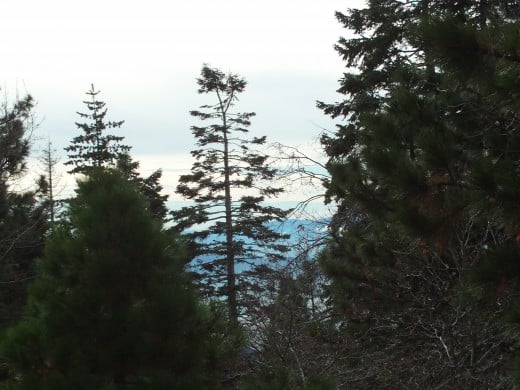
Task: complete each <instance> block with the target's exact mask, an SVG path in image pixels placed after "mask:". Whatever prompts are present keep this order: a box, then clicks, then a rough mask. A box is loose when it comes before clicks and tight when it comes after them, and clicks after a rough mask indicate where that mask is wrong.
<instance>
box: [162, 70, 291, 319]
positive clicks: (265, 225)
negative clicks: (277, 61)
mask: <svg viewBox="0 0 520 390" xmlns="http://www.w3.org/2000/svg"><path fill="white" fill-rule="evenodd" d="M197 82H198V84H199V86H200V88H199V93H201V94H210V95H212V96H213V97H214V98H215V100H216V103H214V104H211V105H204V106H202V107H201V109H202V110H201V111H192V112H191V115H193V116H194V117H196V118H198V119H200V120H202V121H210V122H211V123H210V124H209V125H207V126H202V127H201V126H193V127H192V132H193V135H194V136H195V138H196V139H197V146H198V147H199V149H197V150H194V151H192V152H191V154H192V156H193V157H194V158H195V159H196V161H195V162H194V164H193V166H192V169H191V173H190V174H188V175H182V176H181V177H180V179H179V185H178V187H177V193H179V194H180V195H182V196H184V197H185V198H186V199H189V200H192V201H193V202H194V205H192V206H187V207H184V208H182V209H181V210H179V211H176V212H174V213H173V214H172V215H173V217H174V220H175V223H176V229H178V230H180V231H185V232H188V233H189V236H191V237H192V239H193V240H194V242H195V243H196V244H197V245H196V250H195V255H196V258H197V259H196V261H195V263H194V266H193V270H194V271H195V272H196V273H197V274H198V276H199V278H200V281H201V286H202V287H204V288H205V289H206V291H207V294H208V296H209V297H213V298H214V297H219V296H224V297H225V298H226V300H227V303H228V307H229V313H230V317H231V318H232V319H234V321H235V322H236V321H238V316H239V314H240V312H241V308H243V305H242V307H241V304H240V302H239V300H240V298H239V297H240V296H243V297H245V296H249V297H251V296H257V295H258V293H259V291H258V283H259V282H260V281H261V279H262V272H263V273H268V272H269V269H270V266H271V265H272V264H273V263H276V262H277V261H278V260H280V259H282V258H283V253H284V252H285V250H286V247H285V245H284V243H283V241H281V240H283V239H284V238H285V237H284V235H283V234H281V233H279V232H278V231H276V230H275V229H273V227H272V226H269V223H270V222H273V221H281V220H283V219H284V218H285V216H286V215H287V213H288V212H287V211H284V210H281V209H279V208H276V207H273V206H268V205H265V204H264V200H265V199H266V198H271V197H275V196H277V195H278V194H280V193H281V192H283V189H282V188H275V187H272V186H270V185H269V181H270V180H272V179H273V178H275V177H276V174H277V170H276V169H274V168H273V167H271V166H270V165H269V164H268V161H267V160H268V156H267V155H266V154H264V153H262V152H261V151H258V150H257V149H258V148H259V147H261V146H262V145H264V144H265V142H266V137H260V138H257V137H253V138H252V139H248V138H247V137H246V134H247V133H248V132H249V130H248V129H247V128H248V126H249V125H250V119H251V117H253V116H254V113H239V112H234V111H233V107H234V105H235V103H236V101H237V100H238V95H239V94H240V93H242V92H243V91H244V90H245V87H246V81H245V80H244V79H242V78H241V77H239V76H238V75H235V74H225V73H223V72H222V71H220V70H218V69H214V68H210V67H208V66H204V67H203V68H202V72H201V77H200V78H199V79H198V80H197ZM188 229H191V230H190V231H187V230H188ZM237 279H238V280H237ZM243 301H244V299H243V300H242V302H243Z"/></svg>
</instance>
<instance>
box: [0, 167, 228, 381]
mask: <svg viewBox="0 0 520 390" xmlns="http://www.w3.org/2000/svg"><path fill="white" fill-rule="evenodd" d="M145 205H146V202H145V199H144V197H143V196H142V195H141V194H140V193H139V192H138V190H137V189H136V188H135V187H134V186H133V185H132V184H130V183H128V181H127V180H126V179H125V178H124V177H122V176H121V174H119V173H118V172H110V171H96V170H91V171H90V175H89V178H88V179H87V180H86V181H83V182H79V183H78V189H77V196H76V198H75V199H73V200H72V201H71V204H70V211H69V220H68V221H67V222H63V223H62V224H61V226H57V227H56V228H55V230H54V231H53V232H52V234H51V236H50V237H49V239H48V241H47V246H46V250H45V255H44V257H43V258H42V260H41V262H40V263H39V269H38V271H39V272H38V277H37V279H36V281H35V283H34V284H33V285H32V286H31V290H30V297H29V301H28V305H27V307H26V316H25V318H24V320H23V321H21V322H20V323H19V324H17V325H16V326H15V327H13V328H11V329H10V330H9V331H8V332H7V333H6V335H5V337H4V340H3V342H2V344H1V353H2V357H3V358H5V359H7V362H8V364H9V367H10V370H11V376H10V379H9V380H8V382H7V385H8V386H13V387H17V388H39V389H72V388H74V389H93V388H117V389H122V388H154V389H172V388H214V386H216V383H215V381H216V379H217V378H218V372H216V371H215V367H217V366H218V365H219V364H222V363H223V361H224V357H223V356H224V355H222V354H221V353H222V352H223V351H224V350H225V348H223V347H225V343H226V331H225V326H224V324H223V323H222V322H221V321H220V320H219V319H218V318H217V317H215V316H213V315H211V312H210V311H209V310H208V309H207V308H206V307H204V306H203V305H201V304H200V303H199V302H198V301H197V298H196V295H195V293H194V289H193V287H192V285H191V282H190V281H189V279H188V278H187V275H186V273H185V272H183V269H182V268H183V265H184V262H185V251H184V250H183V246H182V244H181V240H180V239H179V237H175V236H172V235H171V234H167V233H165V232H164V231H162V230H161V224H160V223H159V222H158V221H157V220H155V219H153V218H152V216H151V215H150V214H149V212H148V211H147V209H146V207H145Z"/></svg>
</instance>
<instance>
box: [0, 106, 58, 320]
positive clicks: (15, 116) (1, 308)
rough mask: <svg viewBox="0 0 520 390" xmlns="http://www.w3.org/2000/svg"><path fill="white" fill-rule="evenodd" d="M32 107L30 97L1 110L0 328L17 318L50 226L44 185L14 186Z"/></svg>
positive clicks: (23, 164)
mask: <svg viewBox="0 0 520 390" xmlns="http://www.w3.org/2000/svg"><path fill="white" fill-rule="evenodd" d="M32 109H33V99H32V97H31V96H26V97H25V98H23V99H21V100H18V101H17V102H16V103H15V104H14V105H13V106H9V105H8V104H7V103H5V104H4V105H2V107H1V109H0V328H3V327H5V326H6V325H8V324H11V323H13V322H15V321H17V320H18V319H19V318H20V315H21V311H22V308H23V305H24V303H25V299H26V289H27V285H28V283H29V282H30V281H31V280H32V278H33V277H34V267H33V263H34V260H35V259H36V258H37V257H38V256H40V254H41V253H42V250H43V242H44V234H45V232H46V230H47V228H48V226H47V221H46V217H45V211H46V210H45V205H44V204H43V202H40V199H39V198H38V196H39V194H41V191H42V188H41V187H38V188H37V189H35V190H33V191H20V190H16V189H13V186H14V184H16V181H17V180H19V179H21V178H22V177H23V175H24V174H25V173H26V164H27V158H28V156H29V149H30V144H29V141H30V133H31V131H32V129H31V128H30V120H31V115H32Z"/></svg>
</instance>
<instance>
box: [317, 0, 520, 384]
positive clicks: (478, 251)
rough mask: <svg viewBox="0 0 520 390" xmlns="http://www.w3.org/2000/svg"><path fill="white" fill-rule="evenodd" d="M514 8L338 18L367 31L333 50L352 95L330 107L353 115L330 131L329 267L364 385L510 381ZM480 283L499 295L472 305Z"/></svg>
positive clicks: (368, 12)
mask: <svg viewBox="0 0 520 390" xmlns="http://www.w3.org/2000/svg"><path fill="white" fill-rule="evenodd" d="M519 6H520V4H519V3H518V2H517V1H495V2H487V1H467V2H445V1H419V2H404V1H370V2H368V6H367V7H366V8H363V9H354V10H350V11H349V12H348V13H344V14H342V13H338V15H337V16H338V19H339V20H340V21H341V22H342V23H343V25H344V26H345V27H346V28H349V29H351V30H353V31H354V33H355V34H356V35H355V37H353V38H351V39H342V40H340V41H339V43H338V45H337V47H336V49H337V50H338V52H339V53H340V54H341V55H342V57H343V59H344V60H345V61H346V64H347V66H348V67H349V68H348V69H347V71H346V73H345V74H344V77H343V78H342V80H341V87H340V89H339V92H340V93H343V94H345V95H346V98H345V100H344V101H342V102H339V103H335V104H324V103H319V106H320V107H321V108H323V109H324V111H325V112H326V113H327V114H329V115H331V116H333V117H335V118H337V117H343V118H345V119H346V121H345V122H344V124H340V125H339V126H338V130H337V132H336V133H335V134H334V135H333V136H324V137H323V138H322V142H323V145H324V148H325V151H326V153H327V154H328V156H329V162H328V169H329V172H330V173H331V181H330V183H329V185H328V188H327V193H328V195H329V196H330V197H331V198H333V199H335V200H336V201H337V202H338V204H339V209H338V212H337V214H336V216H335V218H334V221H333V225H332V227H333V229H332V230H333V235H334V242H333V243H332V244H331V245H330V247H329V250H328V252H326V253H325V254H324V260H323V264H324V266H325V269H326V270H327V272H328V274H329V275H330V276H331V277H332V278H333V284H332V286H331V292H332V296H333V297H334V299H335V301H336V304H337V306H338V307H340V308H342V310H343V311H344V312H346V313H348V320H349V324H348V325H347V326H346V328H347V329H348V330H350V331H351V332H352V333H351V334H352V335H353V336H352V337H353V340H354V343H353V346H352V351H356V352H357V353H360V354H361V356H363V357H364V358H363V359H360V360H358V361H357V362H356V363H355V365H354V366H353V368H352V373H354V372H356V374H357V375H356V376H357V377H364V378H365V380H364V381H365V383H366V384H367V386H368V387H379V386H383V385H384V383H385V382H387V381H388V377H389V375H391V373H392V372H399V374H400V377H399V378H396V380H398V381H400V382H392V383H393V385H396V383H399V386H427V387H428V386H434V385H435V386H438V385H440V384H443V385H444V386H448V387H449V386H465V387H475V386H476V387H488V386H493V387H495V388H507V387H510V386H511V384H510V383H509V382H508V380H507V378H505V375H504V372H505V368H506V367H507V363H508V361H509V360H510V359H511V354H510V352H511V351H512V350H513V349H514V348H513V349H508V348H507V347H505V346H507V345H510V343H514V342H515V341H514V339H513V340H511V338H510V337H507V336H506V334H505V333H504V331H503V329H501V327H500V326H499V325H497V324H499V322H498V321H496V320H497V319H498V318H499V317H500V316H502V315H503V307H504V305H505V306H507V304H508V302H511V300H512V297H514V295H515V293H514V291H516V290H515V289H514V288H513V285H514V284H515V283H516V279H517V277H518V273H517V268H516V267H517V266H516V264H517V263H518V258H519V257H518V256H519V255H518V253H519V252H518V250H519V249H518V243H517V242H516V237H517V234H518V231H519V226H518V220H519V219H518V204H517V201H516V199H518V198H519V193H518V191H519V189H520V179H519V170H518V161H519V159H518V150H519V147H518V146H519V138H518V137H519V136H518V124H519V121H518V120H519V118H518V99H517V97H518V75H519V61H518V48H519V42H520V41H519V39H518V23H519V22H518V17H519V13H518V10H519V9H520V7H519ZM353 68H355V69H353ZM514 264H515V265H514ZM474 274H475V275H478V277H473V275H474ZM506 274H507V276H506ZM475 278H476V279H479V278H480V279H481V280H484V281H488V282H489V281H490V280H495V284H494V285H491V284H488V287H491V286H493V287H491V289H490V290H488V291H489V292H490V293H491V296H493V297H494V300H493V301H484V300H482V295H481V292H482V291H484V290H479V289H475V288H470V289H469V290H470V291H471V293H470V296H472V297H473V298H472V299H469V300H468V299H467V298H468V296H467V295H466V292H463V290H467V288H466V287H468V286H470V285H471V284H470V283H469V282H470V281H471V280H474V279H475ZM511 288H513V289H511ZM478 291H480V292H478ZM477 292H478V293H477ZM513 301H514V300H513ZM514 305H515V304H514ZM508 312H510V311H508ZM510 313H511V312H510ZM484 317H488V318H491V319H493V321H494V323H493V321H492V322H486V323H484V322H483V321H482V318H484ZM454 324H455V325H454ZM476 324H481V325H479V326H478V328H477V327H476V326H477V325H476ZM412 330H413V331H412ZM513 334H518V333H517V330H515V331H514V333H513ZM515 337H516V336H515ZM428 339H429V340H435V341H434V342H431V343H430V342H428V341H427V340H428ZM418 340H421V341H420V343H421V344H422V347H418V345H417V344H416V343H417V342H419V341H418ZM420 348H422V351H424V353H417V351H421V349H420ZM414 351H415V352H414ZM434 356H438V357H439V358H438V359H436V358H432V357H434ZM371 367H385V368H386V369H384V370H381V369H375V370H372V369H371ZM424 367H427V370H425V369H424ZM484 367H485V369H484ZM448 370H451V371H452V374H451V375H449V376H448V378H443V379H441V375H440V373H441V372H443V373H444V374H446V372H448ZM449 378H452V379H449ZM455 378H456V379H455ZM441 380H442V381H446V382H439V381H441ZM450 381H453V382H450Z"/></svg>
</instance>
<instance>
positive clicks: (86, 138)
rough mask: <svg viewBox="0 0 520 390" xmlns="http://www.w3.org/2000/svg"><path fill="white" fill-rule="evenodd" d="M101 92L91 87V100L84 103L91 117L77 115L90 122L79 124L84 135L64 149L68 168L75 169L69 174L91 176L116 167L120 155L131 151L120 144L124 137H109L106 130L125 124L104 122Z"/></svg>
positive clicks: (88, 93)
mask: <svg viewBox="0 0 520 390" xmlns="http://www.w3.org/2000/svg"><path fill="white" fill-rule="evenodd" d="M99 92H100V91H96V90H95V89H94V85H91V87H90V90H89V91H88V92H86V94H87V95H88V96H89V97H90V100H88V101H84V102H83V103H85V105H86V106H87V110H88V113H80V112H78V115H79V116H80V117H81V118H82V119H85V120H86V121H88V122H83V123H79V122H76V126H77V127H78V129H80V130H81V132H82V134H80V135H78V136H76V137H74V138H73V139H72V141H71V144H70V145H69V146H68V147H66V148H65V151H67V152H68V157H69V159H70V160H69V161H67V162H66V163H65V165H72V166H73V168H72V169H71V170H70V171H69V173H83V174H88V172H89V170H90V169H92V168H99V167H113V166H114V165H115V164H116V162H117V160H118V159H119V158H120V157H121V155H122V154H124V153H127V152H128V151H129V150H130V147H128V146H125V145H122V144H121V143H120V142H121V141H122V140H123V139H124V137H121V136H115V135H112V134H107V130H109V129H117V128H120V127H121V125H122V124H123V122H124V121H119V122H114V121H107V120H106V119H105V117H106V114H107V109H106V108H105V106H106V103H105V102H103V101H100V100H98V98H97V95H99Z"/></svg>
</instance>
